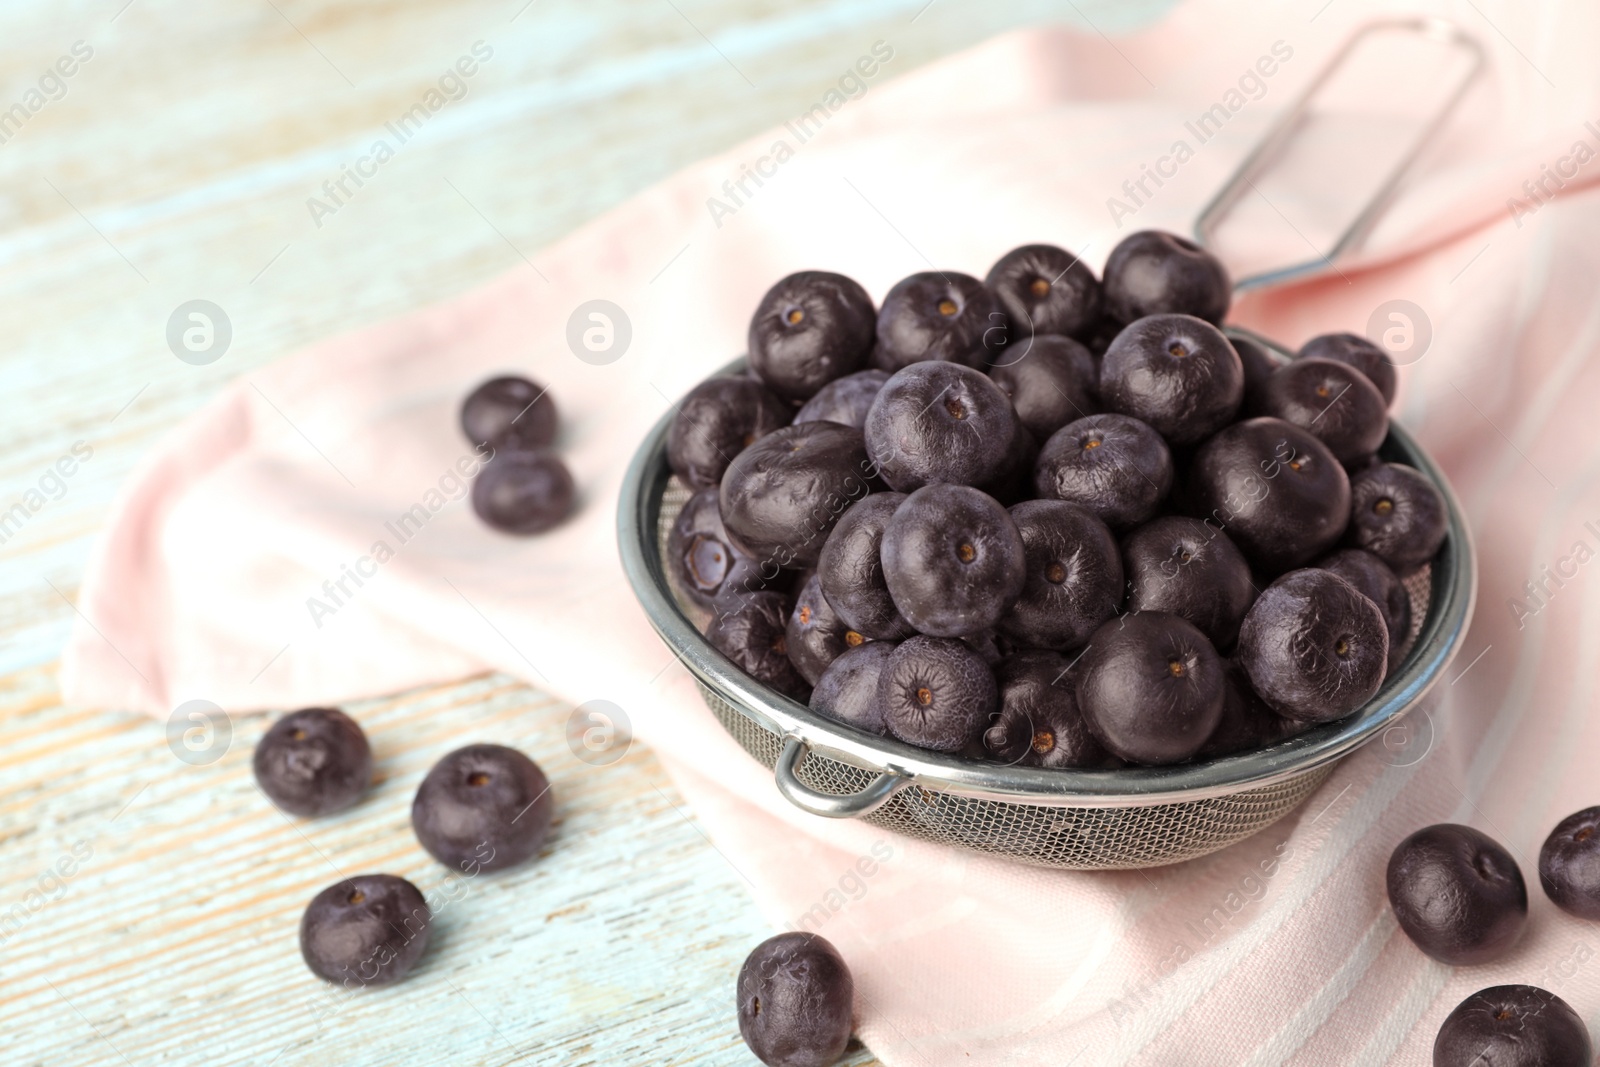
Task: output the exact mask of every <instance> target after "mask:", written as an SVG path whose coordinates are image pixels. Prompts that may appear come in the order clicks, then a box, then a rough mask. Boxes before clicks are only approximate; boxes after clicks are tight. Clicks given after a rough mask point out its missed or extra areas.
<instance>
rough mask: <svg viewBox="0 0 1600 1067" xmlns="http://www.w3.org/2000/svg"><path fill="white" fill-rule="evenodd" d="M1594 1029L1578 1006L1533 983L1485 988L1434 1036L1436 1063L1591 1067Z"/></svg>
mask: <svg viewBox="0 0 1600 1067" xmlns="http://www.w3.org/2000/svg"><path fill="white" fill-rule="evenodd" d="M1593 1051H1594V1050H1593V1046H1592V1045H1591V1044H1590V1041H1589V1030H1588V1028H1587V1027H1586V1026H1585V1025H1584V1023H1583V1019H1582V1017H1580V1016H1579V1015H1578V1013H1577V1012H1575V1011H1573V1010H1572V1005H1570V1004H1568V1003H1567V1002H1566V1001H1564V1000H1562V999H1561V998H1560V997H1558V996H1556V995H1555V994H1554V993H1551V992H1549V991H1547V990H1544V989H1540V988H1539V987H1538V986H1531V985H1497V986H1490V987H1489V988H1488V989H1480V990H1478V991H1477V992H1476V993H1474V994H1472V996H1470V997H1468V998H1467V999H1466V1000H1463V1001H1462V1002H1461V1003H1460V1004H1458V1005H1456V1008H1455V1010H1454V1011H1452V1012H1451V1013H1450V1014H1449V1015H1448V1016H1447V1017H1446V1018H1445V1020H1444V1024H1443V1025H1442V1026H1440V1027H1439V1035H1438V1036H1437V1037H1435V1038H1434V1041H1433V1067H1588V1065H1589V1063H1590V1059H1591V1057H1592V1055H1593Z"/></svg>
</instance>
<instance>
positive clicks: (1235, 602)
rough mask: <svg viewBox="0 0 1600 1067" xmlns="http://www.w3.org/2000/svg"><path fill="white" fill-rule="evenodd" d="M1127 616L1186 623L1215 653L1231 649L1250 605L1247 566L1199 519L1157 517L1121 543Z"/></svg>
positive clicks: (1251, 593) (1232, 547)
mask: <svg viewBox="0 0 1600 1067" xmlns="http://www.w3.org/2000/svg"><path fill="white" fill-rule="evenodd" d="M1122 566H1123V571H1124V573H1125V574H1127V576H1128V610H1129V611H1134V612H1138V611H1164V612H1167V613H1168V614H1171V615H1177V616H1179V617H1180V618H1184V619H1188V620H1189V621H1190V622H1192V623H1194V624H1195V625H1196V626H1198V627H1199V628H1200V632H1201V633H1203V634H1205V635H1206V637H1207V638H1208V639H1210V641H1211V643H1212V644H1213V645H1215V646H1216V647H1217V648H1219V649H1221V648H1232V647H1233V642H1234V640H1235V639H1236V638H1237V637H1238V636H1239V624H1240V623H1241V622H1243V621H1244V616H1245V612H1247V611H1249V610H1250V605H1251V604H1253V603H1255V599H1256V587H1255V584H1254V582H1253V581H1252V580H1251V577H1250V564H1249V563H1247V562H1245V558H1244V555H1243V554H1242V553H1241V552H1240V551H1239V549H1238V548H1237V547H1236V546H1235V545H1234V543H1233V542H1232V541H1230V540H1229V539H1228V535H1227V534H1225V533H1223V532H1222V531H1221V530H1219V529H1217V528H1216V527H1215V526H1212V525H1210V524H1208V523H1204V522H1201V521H1200V520H1199V519H1190V518H1185V517H1183V516H1180V515H1163V516H1162V517H1161V518H1159V519H1152V520H1150V521H1149V522H1147V523H1145V524H1144V525H1143V526H1141V527H1139V528H1138V529H1136V530H1134V531H1133V532H1132V533H1130V534H1128V535H1127V536H1126V537H1124V538H1123V539H1122Z"/></svg>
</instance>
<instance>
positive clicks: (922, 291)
mask: <svg viewBox="0 0 1600 1067" xmlns="http://www.w3.org/2000/svg"><path fill="white" fill-rule="evenodd" d="M1006 337H1007V333H1006V315H1005V311H1004V310H1003V309H1002V308H1001V306H1000V301H999V300H997V299H996V298H995V295H994V294H993V293H991V292H990V291H989V290H988V289H986V288H985V287H984V285H983V283H982V282H980V281H979V280H978V279H976V278H974V277H972V276H971V275H968V274H961V273H959V272H957V271H926V272H924V273H921V274H913V275H911V276H910V277H908V278H903V279H901V280H900V281H899V282H897V283H895V286H894V288H893V289H890V290H889V293H888V295H887V296H885V297H884V298H883V306H882V307H881V308H879V309H878V353H877V356H876V359H877V360H878V362H874V363H873V364H872V365H873V366H875V367H882V368H883V369H885V370H900V369H901V368H903V367H908V366H910V365H911V364H913V363H918V362H921V361H923V360H947V361H950V362H954V363H961V364H964V365H965V366H968V367H973V368H975V369H977V370H982V369H983V368H984V367H986V366H987V365H988V364H989V362H990V359H991V358H992V357H993V355H994V354H995V353H997V352H999V351H1000V349H1001V348H1003V347H1004V346H1005V343H1006Z"/></svg>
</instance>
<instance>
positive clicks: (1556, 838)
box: [1539, 807, 1600, 919]
mask: <svg viewBox="0 0 1600 1067" xmlns="http://www.w3.org/2000/svg"><path fill="white" fill-rule="evenodd" d="M1539 884H1540V885H1542V886H1544V892H1545V896H1547V897H1549V898H1550V900H1551V903H1553V904H1555V906H1556V907H1558V908H1560V909H1561V910H1562V911H1565V912H1567V913H1569V914H1572V915H1576V916H1578V918H1580V919H1600V807H1595V808H1584V809H1583V810H1582V811H1579V812H1574V813H1573V814H1571V815H1568V816H1567V817H1566V818H1565V819H1562V820H1561V821H1560V822H1559V823H1557V824H1556V828H1555V829H1554V830H1551V831H1550V836H1549V837H1547V838H1545V839H1544V847H1543V848H1541V849H1540V850H1539Z"/></svg>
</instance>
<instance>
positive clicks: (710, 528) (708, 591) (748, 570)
mask: <svg viewBox="0 0 1600 1067" xmlns="http://www.w3.org/2000/svg"><path fill="white" fill-rule="evenodd" d="M667 570H668V572H669V573H671V575H672V577H673V578H674V579H675V580H676V581H677V584H678V587H679V588H680V589H682V590H683V592H684V594H685V595H687V596H688V597H689V599H690V600H692V601H694V602H695V603H696V604H699V605H700V606H701V607H704V608H709V607H710V606H711V605H712V603H713V602H714V601H715V600H716V599H717V598H718V597H721V596H724V595H726V594H728V593H731V592H735V591H738V592H743V593H755V592H759V591H760V590H762V589H765V588H766V587H767V585H768V584H769V580H770V578H772V577H775V575H774V574H773V573H772V571H771V570H769V572H768V575H767V577H765V578H764V577H763V576H762V574H761V564H760V562H759V561H757V560H755V559H752V558H751V557H749V556H747V555H745V554H744V552H742V551H740V549H739V548H738V547H736V546H735V545H734V543H733V539H732V538H731V537H729V536H728V531H727V530H726V529H724V528H723V525H722V513H721V504H720V502H719V500H718V495H717V490H715V489H702V490H700V491H699V492H697V493H695V494H694V496H692V497H690V498H689V502H688V503H686V504H684V505H683V510H682V511H680V512H678V517H677V518H676V519H675V520H673V523H672V529H671V530H670V531H669V532H668V533H667Z"/></svg>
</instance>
